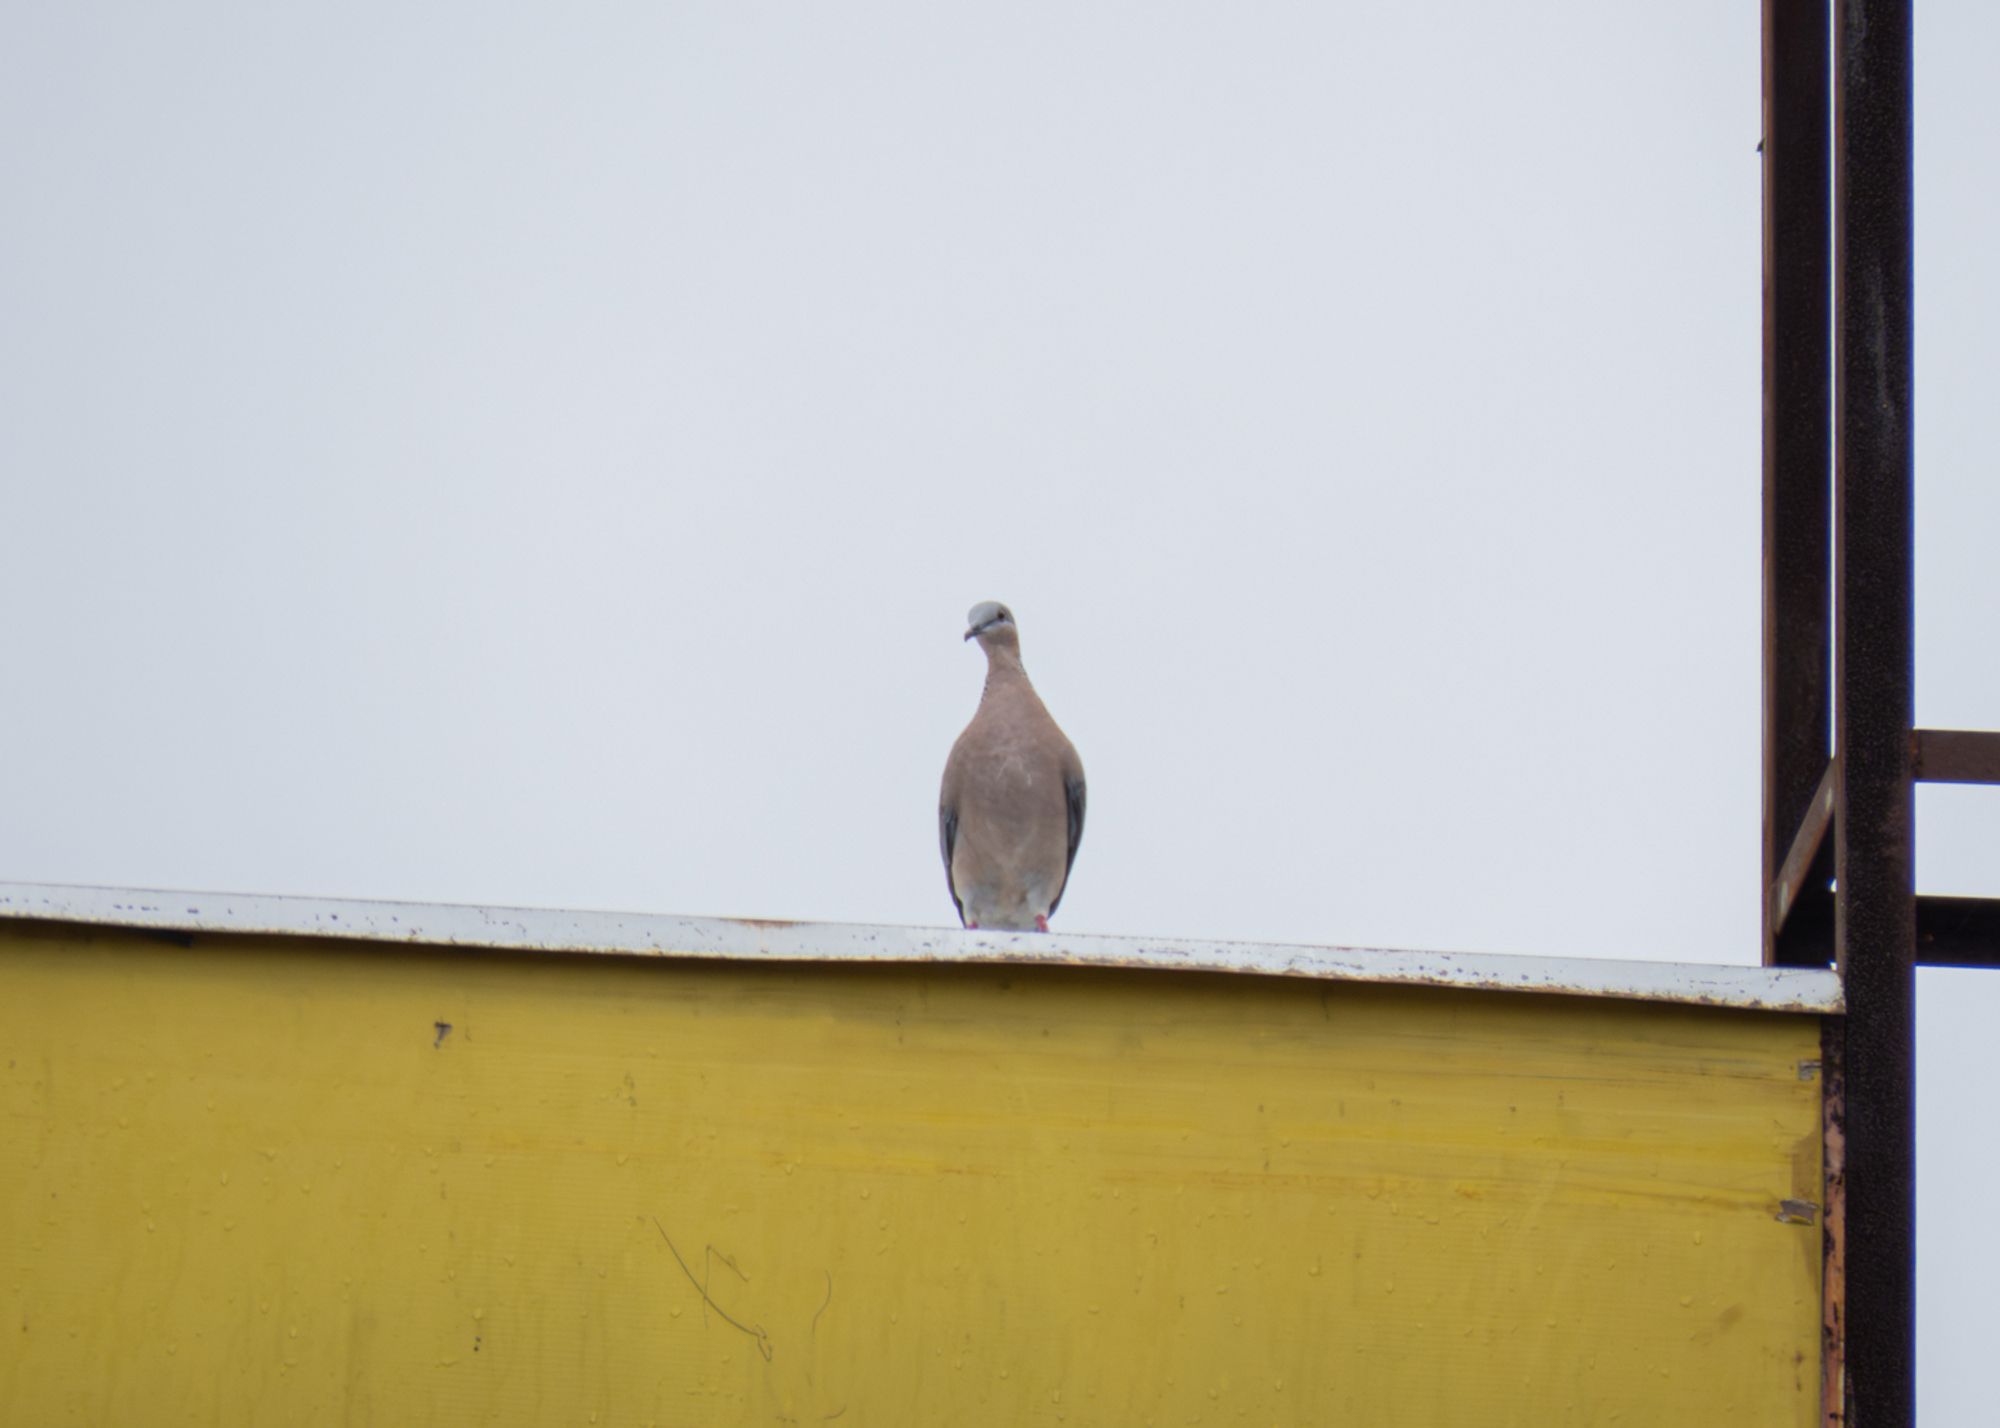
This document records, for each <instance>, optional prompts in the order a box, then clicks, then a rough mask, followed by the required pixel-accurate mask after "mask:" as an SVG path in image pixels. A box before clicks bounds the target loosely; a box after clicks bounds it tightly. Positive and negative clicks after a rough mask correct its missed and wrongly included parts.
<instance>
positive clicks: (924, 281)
mask: <svg viewBox="0 0 2000 1428" xmlns="http://www.w3.org/2000/svg"><path fill="white" fill-rule="evenodd" d="M1920 23H1921V28H1920V30H1919V41H1918V43H1919V48H1918V74H1919V96H1920V98H1919V113H1918V144H1919V150H1918V152H1919V174H1918V200H1919V210H1918V211H1919V232H1918V254H1919V269H1918V293H1919V327H1918V354H1919V356H1918V364H1919V365H1918V423H1919V425H1918V460H1919V473H1920V474H1919V482H1920V497H1919V512H1918V517H1919V546H1918V557H1919V572H1920V573H1919V588H1918V620H1919V628H1918V636H1919V640H1918V649H1919V675H1918V715H1919V719H1920V721H1922V722H1925V723H1928V724H1933V725H1944V726H1973V727H1996V726H2000V669H1996V665H1995V661H1994V659H1993V654H1992V650H1993V641H1992V633H1991V632H1992V631H1993V630H1994V628H1995V627H1996V624H2000V587H1996V582H1995V581H1994V580H1993V578H1992V570H1991V556H1990V551H1991V549H1992V533H1993V531H1994V530H1995V528H1996V519H2000V497H1996V495H1995V488H1994V484H1993V482H1992V480H1991V455H1990V452H1991V441H1990V437H1989V435H1988V431H1987V426H1986V421H1985V419H1986V417H1987V413H1988V408H1989V406H1990V402H1991V390H1992V386H1993V380H1994V375H1995V373H1996V372H2000V335H1996V334H2000V278H1996V276H1995V265H1994V264H1993V262H1992V254H1993V253H1994V252H1995V251H1996V250H2000V196H1996V195H2000V190H1996V187H1995V185H1994V184H1993V182H1992V176H1993V174H1994V172H1995V171H1996V167H1995V165H1996V149H2000V142H1997V141H1996V135H2000V99H1996V97H1995V94H1994V91H1993V89H1992V86H1991V82H1990V56H1991V55H1992V54H1993V53H1994V52H1995V51H1996V48H2000V12H1995V11H1994V10H1993V8H1992V7H1990V6H1983V5H1976V4H1973V3H1971V0H1958V3H1947V0H1937V3H1931V4H1926V5H1924V6H1923V7H1922V9H1921V15H1920ZM1759 124H1760V121H1759V98H1758V31H1757V13H1756V7H1755V6H1754V5H1750V4H1724V3H1719V0H1718V2H1717V3H1698V4H1691V5H1684V6H1677V7H1662V6H1645V7H1641V6H1605V5H1602V4H1582V3H1567V2H1566V0H1565V2H1564V3H1536V4H1532V5H1525V6H1492V5H1485V4H1470V3H1460V4H1452V5H1443V6H1426V7H1416V6H1409V5H1403V4H1392V3H1375V4H1347V5H1341V6H1318V7H1312V6H1300V5H1285V6H1275V5H1273V6H1250V7H1246V6H1241V5H1234V6H1230V5H1180V4H1176V5H1168V6H1161V5H1147V6H1138V5H1131V4H1102V5H1097V4H1089V5H1075V4H1067V5H1037V4H1015V5H1009V6H1004V7H1002V6H984V7H976V8H975V7H938V6H920V5H898V4H838V5H834V4H782V5H745V4H730V5H676V6H649V5H636V4H624V5H621V4H596V5H581V6H568V7H519V8H516V9H514V10H513V11H511V12H508V13H502V12H500V11H498V10H496V9H494V8H493V7H490V6H483V5H449V4H437V5H432V6H428V7H424V8H423V9H422V10H421V11H420V12H411V11H410V10H409V9H408V8H407V7H401V6H386V5H354V4H349V5H342V6H319V7H308V8H304V9H298V10H293V11H288V12H284V13H280V12H276V11H273V10H271V9H270V8H269V7H264V6H251V5H193V6H187V5H177V6H166V7H161V6H157V5H139V4H127V5H107V4H88V3H79V4H73V5H65V6H60V7H54V6H16V7H13V8H12V9H11V10H10V11H9V12H8V13H7V15H6V17H5V18H4V20H0V184H4V190H5V194H6V204H5V210H4V212H5V217H4V219H0V391H4V392H5V394H6V397H5V403H4V407H0V474H4V479H5V482H6V492H7V501H6V510H7V512H8V514H9V517H10V521H9V525H10V535H11V539H10V540H9V541H8V542H7V558H6V560H5V561H4V562H0V602H4V608H5V609H6V610H7V611H8V612H9V613H10V614H11V615H12V618H11V619H10V620H9V621H8V637H7V645H8V660H7V667H8V669H9V671H10V672H11V674H12V676H13V684H12V688H13V691H14V693H13V697H11V698H9V699H6V700H0V747H5V748H6V749H8V750H9V757H8V758H7V759H6V760H5V761H4V763H0V877H6V878H11V879H22V880H46V881H67V882H94V883H115V884H136V885H153V886H173V887H191V888H227V889H243V890H255V891H268V892H297V893H322V894H330V895H347V896H362V897H405V898H414V899H421V900H437V901H444V900H454V901H481V902H515V903H531V904H545V905H555V906H572V907H617V908H638V909H649V910H660V911H678V912H697V913H721V914H751V915H760V916H770V917H815V918H829V919H838V920H850V921H869V922H929V923H939V922H947V921H950V920H952V911H951V903H950V900H949V897H948V896H947V895H946V892H945V888H944V881H943V874H942V869H941V868H940V866H939V864H938V860H937V852H936V844H935V828H934V824H933V818H934V812H935V803H934V799H935V796H936V783H937V777H938V772H939V770H940V768H941V767H942V762H943V759H944V755H945V752H946V750H947V749H948V747H949V745H950V743H951V740H952V738H953V737H954V736H955V734H956V733H957V731H958V729H959V727H960V726H961V725H962V724H963V722H964V720H965V719H966V718H967V717H968V716H969V714H970V712H971V709H972V706H973V703H974V701H975V699H976V697H977V693H978V688H979V681H980V675H981V669H980V660H979V657H978V655H977V653H976V651H974V650H971V649H969V648H967V647H965V646H963V645H962V644H961V642H960V641H959V638H958V635H959V632H960V629H961V625H960V619H961V617H962V615H963V614H964V611H965V609H966V607H967V606H969V605H971V604H972V603H973V602H974V601H976V600H980V599H986V598H999V599H1004V600H1006V601H1008V602H1009V604H1010V605H1011V606H1012V607H1013V608H1014V610H1015V612H1016V613H1017V615H1018V616H1019V618H1020V622H1021V627H1022V635H1023V645H1024V650H1025V654H1026V659H1027V664H1028V667H1029V669H1030V671H1031V672H1032V674H1033V675H1034V677H1035V679H1036V682H1037V685H1038V686H1039V688H1040V689H1041V691H1042V693H1043V695H1044V697H1045V698H1046V699H1047V701H1048V703H1049V705H1050V707H1051V709H1052V710H1053V711H1054V713H1055V714H1056V716H1057V718H1058V719H1059V720H1061V721H1062V723H1063V725H1064V727H1065V728H1066V729H1067V730H1068V732H1069V734H1070V736H1071V737H1072V738H1073V739H1074V741H1075V742H1076V744H1077V746H1078V748H1079V749H1080V750H1081V752H1082V755H1083V758H1084V761H1085V764H1086V766H1087V768H1088V770H1089V774H1090V781H1091V812H1090V829H1089V834H1088V837H1087V838H1086V840H1085V843H1084V847H1083V851H1082V854H1081V856H1080V858H1079V860H1078V863H1077V867H1076V872H1075V879H1074V882H1073V884H1072V887H1071V889H1070V891H1069V893H1068V894H1067V896H1066V897H1065V899H1064V902H1063V906H1062V910H1061V914H1060V916H1059V919H1058V925H1059V927H1062V928H1066V929H1068V930H1072V931H1101V932H1155V933H1172V934H1180V935H1186V936H1212V937H1229V938H1253V939H1281V940H1292V941H1308V942H1323V943H1344V944H1374V945H1391V946H1408V947H1438V948H1460V949H1476V950H1496V951H1514V952H1534V953H1545V954H1551V955H1589V956H1641V957H1651V958H1661V959H1669V960H1689V961H1694V960H1714V961H1750V960H1754V959H1755V956H1756V936H1757V912H1756V909H1757V902H1756V899H1757V882H1758V854H1757V828H1758V809H1757V782H1758V772H1757V771H1758V742H1757V741H1758V625H1757V621H1758V608H1759V605H1758V511H1759V492H1758V460H1759V445H1758V413H1759V355H1758V341H1759V310H1758V292H1759V269H1758V262H1759V226H1758V225H1759V219H1758V199H1759V168H1758V165H1759V160H1758V158H1757V155H1756V152H1755V150H1756V145H1757V140H1758V137H1759ZM1920 809H1921V820H1920V830H1919V833H1920V847H1921V862H1920V882H1921V883H1922V885H1923V886H1924V887H1925V888H1926V890H1929V891H1939V892H1976V893H1991V894H2000V798H1995V797H1994V796H1993V795H1992V793H1991V791H1990V790H1973V791H1961V790H1930V789H1927V790H1924V792H1923V794H1922V797H1921V800H1920ZM1996 1013H2000V973H1995V974H1991V975H1990V976H1988V977H1985V978H1981V977H1979V976H1977V975H1972V974H1956V975H1953V974H1941V973H1940V974H1933V973H1927V974H1925V975H1924V977H1923V978H1922V985H1921V1015H1922V1017H1923V1037H1922V1040H1923V1048H1922V1057H1921V1062H1920V1076H1921V1078H1922V1085H1923V1096H1924V1102H1923V1117H1922V1125H1921V1131H1922V1135H1923V1142H1922V1144H1923V1163H1922V1169H1923V1174H1924V1176H1925V1180H1924V1183H1923V1202H1922V1209H1923V1221H1922V1226H1921V1235H1922V1241H1921V1242H1922V1247H1923V1256H1924V1267H1925V1270H1926V1272H1925V1274H1924V1276H1923V1284H1922V1313H1923V1321H1922V1325H1921V1334H1922V1339H1923V1345H1924V1357H1923V1360H1922V1362H1921V1365H1920V1370H1921V1380H1922V1392H1923V1395H1924V1408H1925V1411H1926V1412H1927V1413H1928V1414H1931V1415H1933V1416H1932V1417H1931V1418H1930V1421H1932V1422H1937V1423H1954V1422H1971V1421H1975V1418H1976V1415H1975V1413H1974V1410H1973V1407H1972V1405H1974V1404H1975V1403H1983V1402H1985V1391H1984V1381H1983V1375H1982V1373H1981V1370H1982V1369H1983V1367H1984V1364H1983V1356H1984V1354H1985V1352H1986V1349H1985V1347H1984V1340H1985V1338H1986V1328H1987V1326H1988V1325H1989V1324H1990V1322H1991V1320H1990V1313H1989V1312H1988V1311H1987V1310H1986V1308H1985V1304H1984V1296H1977V1295H1975V1293H1974V1291H1973V1289H1972V1287H1971V1286H1972V1285H1973V1284H1974V1283H1976V1282H1977V1280H1978V1278H1979V1277H1980V1275H1981V1274H1984V1275H1985V1276H1986V1277H1988V1278H1990V1277H1992V1276H1993V1275H1995V1274H2000V1226H1996V1224H1995V1222H1994V1221H1993V1219H1992V1217H1991V1216H1990V1214H1988V1213H1987V1212H1986V1211H1985V1209H1984V1207H1983V1205H1982V1203H1981V1201H1980V1198H1979V1192H1978V1186H1979V1185H1980V1183H1981V1182H1982V1181H1983V1180H1989V1179H1990V1178H1991V1177H1992V1176H1993V1175H1994V1174H1995V1173H1996V1172H2000V1152H1996V1151H1995V1150H1994V1149H1993V1146H1992V1142H1991V1138H1990V1137H1989V1136H1988V1135H1987V1134H1986V1131H1985V1128H1986V1127H1987V1126H1988V1125H1990V1123H1991V1113H1990V1111H1989V1110H1988V1108H1987V1098H1986V1097H1985V1096H1984V1095H1983V1094H1981V1093H1980V1092H1978V1090H1977V1089H1976V1088H1977V1087H1979V1086H1980V1085H1982V1084H1983V1082H1984V1080H1985V1079H1986V1076H1987V1073H1986V1071H1985V1068H1984V1066H1983V1064H1982V1060H1981V1053H1982V1052H1983V1051H1984V1049H1985V1046H1984V1042H1985V1041H1986V1039H1987V1036H1988V1033H1987V1032H1986V1030H1985V1029H1986V1028H1987V1027H1990V1025H1991V1024H1992V1021H1993V1018H1994V1015H1995V1014H1996ZM1933 1267H1934V1268H1933Z"/></svg>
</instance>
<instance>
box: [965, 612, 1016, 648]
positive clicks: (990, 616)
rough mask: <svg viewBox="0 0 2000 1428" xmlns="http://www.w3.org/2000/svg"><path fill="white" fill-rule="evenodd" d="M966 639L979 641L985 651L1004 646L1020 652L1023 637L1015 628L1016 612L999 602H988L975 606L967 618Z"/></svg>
mask: <svg viewBox="0 0 2000 1428" xmlns="http://www.w3.org/2000/svg"><path fill="white" fill-rule="evenodd" d="M965 637H966V638H967V639H968V640H978V641H979V646H980V648H981V649H984V650H991V649H992V648H993V647H994V646H995V645H1003V646H1007V647H1010V648H1012V649H1015V650H1018V649H1020V647H1021V635H1020V632H1019V631H1018V630H1016V629H1015V628H1014V612H1013V611H1012V610H1009V609H1008V608H1007V607H1006V606H1005V605H1002V604H1001V603H1000V602H999V601H998V600H986V601H982V602H981V603H980V604H977V605H974V606H973V607H972V609H971V610H970V611H969V612H968V613H967V614H966V617H965Z"/></svg>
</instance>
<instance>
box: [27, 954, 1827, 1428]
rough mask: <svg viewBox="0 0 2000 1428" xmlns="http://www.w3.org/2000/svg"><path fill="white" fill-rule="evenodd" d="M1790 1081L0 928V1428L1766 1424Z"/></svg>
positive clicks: (730, 975) (1403, 1036) (1490, 1015)
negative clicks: (82, 1426)
mask: <svg viewBox="0 0 2000 1428" xmlns="http://www.w3.org/2000/svg"><path fill="white" fill-rule="evenodd" d="M447 1028H448V1029H447ZM1817 1047H1818V1023H1817V1021H1816V1020H1814V1019H1813V1018H1811V1017H1806V1016H1784V1015H1773V1014H1765V1013H1756V1012H1743V1011H1716V1010H1710V1009H1705V1008H1699V1007H1684V1006H1662V1005H1656V1004H1647V1003H1630V1002H1617V1001H1611V1000H1604V999H1575V998H1567V999H1558V998H1549V997H1540V996H1519V995H1509V994H1502V993H1472V992H1460V991H1442V990H1427V989H1414V988H1389V987H1373V986H1366V985H1356V984H1331V985H1329V984H1314V983H1310V982H1303V981H1295V980H1280V979H1266V978H1255V977H1229V976H1198V975H1197V976H1177V975H1170V974H1162V973H1157V972H1110V971H1077V970H1070V969H1028V970H1016V969H1007V968H995V967H841V966H827V965H820V966H811V967H802V966H798V965H769V966H759V965H755V964H747V963H741V962H738V963H687V962H659V961H654V962H644V961H637V960H624V959H600V958H564V957H553V956H527V955H507V954H488V953H479V952H468V951H439V950H434V949H425V948H393V947H388V948H385V947H380V946H363V945H359V944H353V943H342V942H336V941H331V940H306V939H297V940H277V939H265V938H249V937H239V938H229V937H212V936H200V937H197V938H195V939H194V940H193V942H192V945H187V946H182V945H175V944H174V943H172V942H169V941H165V940H160V939H156V938H150V937H148V936H146V935H144V934H137V933H129V932H110V931H104V930H93V929H90V928H82V927H62V926H49V925H27V924H23V925H13V926H0V1059H4V1063H5V1069H4V1080H0V1107H4V1113H5V1127H6V1129H5V1136H6V1152H5V1155H4V1157H0V1227H4V1249H0V1253H4V1260H0V1307H3V1308H4V1313H5V1316H6V1317H5V1319H4V1321H0V1404H4V1405H5V1413H6V1417H7V1420H8V1421H10V1422H19V1423H36V1424H44V1423H60V1422H66V1421H68V1422H93V1423H141V1422H144V1423H175V1422H203V1423H213V1422H228V1423H258V1424H264V1423H297V1424H307V1423H357V1424H371V1423H372V1424H404V1423H440V1424H449V1423H471V1422H517V1423H578V1424H582V1423H591V1422H595V1423H600V1424H614V1423H615V1424H635V1423H659V1424H687V1425H695V1424H700V1425H714V1424H734V1423H799V1424H817V1423H822V1422H842V1423H847V1424H860V1425H883V1424H886V1425H912V1424H929V1423H951V1424H969V1423H995V1424H1029V1423H1034V1424H1056V1423H1075V1424H1091V1423H1105V1424H1144V1423H1157V1424H1168V1423H1172V1424H1185V1423H1191V1422H1198V1423H1205V1424H1237V1423H1255V1424H1270V1423H1280V1424H1330V1423H1346V1424H1367V1425H1386V1424H1481V1425H1487V1424H1495V1425H1498V1424H1520V1425H1535V1428H1542V1425H1549V1424H1592V1425H1596V1424H1609V1423H1621V1424H1674V1425H1683V1424H1690V1423H1701V1424H1737V1423H1742V1424H1751V1423H1754V1424H1759V1425H1766V1424H1806V1423H1808V1422H1811V1421H1812V1419H1813V1416H1814V1411H1815V1407H1816V1398H1817V1383H1816V1380H1817V1367H1818V1366H1817V1345H1818V1336H1819V1304H1818V1276H1819V1247H1820V1232H1819V1229H1818V1228H1817V1227H1816V1226H1813V1225H1808V1224H1800V1223H1795V1222H1792V1220H1791V1219H1789V1218H1781V1214H1783V1213H1784V1211H1783V1202H1785V1201H1788V1200H1790V1201H1806V1202H1810V1201H1814V1200H1816V1199H1817V1198H1818V1193H1819V1190H1818V1187H1819V1166H1820V1151H1819V1141H1818V1097H1819V1084H1818V1081H1817V1079H1816V1076H1815V1074H1814V1071H1813V1069H1812V1066H1811V1064H1810V1063H1813V1062H1814V1061H1816V1058H1817V1054H1818V1052H1817ZM1802 1067H1803V1069H1802ZM704 1286H705V1288H704Z"/></svg>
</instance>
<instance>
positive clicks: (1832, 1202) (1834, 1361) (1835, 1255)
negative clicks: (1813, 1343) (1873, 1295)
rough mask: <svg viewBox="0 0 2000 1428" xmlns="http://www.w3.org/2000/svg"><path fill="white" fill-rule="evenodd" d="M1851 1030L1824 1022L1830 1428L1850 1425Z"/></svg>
mask: <svg viewBox="0 0 2000 1428" xmlns="http://www.w3.org/2000/svg"><path fill="white" fill-rule="evenodd" d="M1845 1043H1846V1031H1845V1026H1844V1024H1843V1023H1842V1022H1841V1020H1840V1018H1839V1017H1827V1018H1825V1019H1823V1020H1822V1021H1821V1022H1820V1060H1821V1070H1822V1075H1823V1079H1822V1082H1821V1091H1820V1135H1821V1138H1822V1144H1823V1145H1824V1147H1825V1183H1826V1189H1825V1191H1824V1192H1823V1194H1822V1201H1823V1203H1824V1205H1825V1208H1826V1213H1825V1214H1824V1215H1823V1216H1821V1218H1820V1235H1821V1254H1822V1260H1821V1278H1820V1306H1821V1307H1820V1380H1819V1402H1820V1417H1821V1422H1822V1423H1823V1425H1824V1428H1846V1424H1847V1067H1846V1064H1845V1060H1844V1056H1845V1051H1844V1047H1845Z"/></svg>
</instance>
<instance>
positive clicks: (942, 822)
mask: <svg viewBox="0 0 2000 1428" xmlns="http://www.w3.org/2000/svg"><path fill="white" fill-rule="evenodd" d="M960 780H961V773H960V769H959V761H958V746H957V745H956V744H954V745H952V750H951V757H950V758H948V759H946V760H945V763H944V784H943V786H942V787H940V788H939V790H938V851H939V852H940V853H943V854H944V885H945V889H946V891H948V892H949V893H950V894H951V905H952V906H953V907H955V908H957V909H958V920H959V923H960V925H961V926H962V925H964V922H965V903H964V901H963V900H962V899H961V898H960V897H959V895H958V885H957V884H956V883H954V882H953V881H952V879H951V854H952V850H953V849H954V848H956V847H957V846H958V786H959V783H960Z"/></svg>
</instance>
